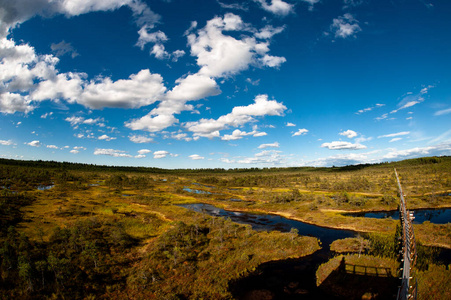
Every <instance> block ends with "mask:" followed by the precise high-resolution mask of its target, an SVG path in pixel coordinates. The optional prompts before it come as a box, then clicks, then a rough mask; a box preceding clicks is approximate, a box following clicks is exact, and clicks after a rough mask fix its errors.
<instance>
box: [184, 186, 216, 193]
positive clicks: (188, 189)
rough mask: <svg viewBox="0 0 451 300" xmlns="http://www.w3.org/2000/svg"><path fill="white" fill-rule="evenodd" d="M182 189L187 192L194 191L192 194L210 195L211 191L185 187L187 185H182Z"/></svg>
mask: <svg viewBox="0 0 451 300" xmlns="http://www.w3.org/2000/svg"><path fill="white" fill-rule="evenodd" d="M183 190H184V191H185V192H188V193H194V194H199V195H201V194H204V195H211V192H208V191H202V190H195V189H190V188H187V187H184V188H183Z"/></svg>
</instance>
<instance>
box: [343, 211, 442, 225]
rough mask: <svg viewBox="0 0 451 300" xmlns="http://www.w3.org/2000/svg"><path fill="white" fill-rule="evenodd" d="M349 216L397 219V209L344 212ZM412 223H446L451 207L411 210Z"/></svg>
mask: <svg viewBox="0 0 451 300" xmlns="http://www.w3.org/2000/svg"><path fill="white" fill-rule="evenodd" d="M344 215H346V216H351V217H365V218H376V219H384V218H392V219H395V220H399V210H392V211H379V212H367V213H365V212H362V213H347V214H344ZM413 216H414V217H415V219H414V220H413V223H414V224H422V223H423V222H425V221H429V222H431V223H434V224H447V223H449V222H451V209H450V208H444V209H417V210H413Z"/></svg>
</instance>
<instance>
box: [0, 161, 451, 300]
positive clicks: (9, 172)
mask: <svg viewBox="0 0 451 300" xmlns="http://www.w3.org/2000/svg"><path fill="white" fill-rule="evenodd" d="M394 167H395V168H396V169H397V171H398V174H399V176H400V180H401V184H402V185H403V189H404V193H405V194H406V199H407V206H408V208H409V209H415V208H439V207H447V208H451V196H450V195H449V194H450V193H451V158H450V157H440V158H437V157H431V158H422V159H416V160H408V161H402V162H397V163H390V164H379V165H362V166H350V167H343V168H288V169H263V170H262V169H249V170H245V169H235V170H222V169H215V170H160V169H146V168H112V167H101V166H92V165H78V164H67V163H66V164H59V163H53V162H18V161H10V160H0V180H1V182H0V186H1V187H2V189H1V191H0V193H1V204H0V213H1V214H0V218H1V219H0V221H1V231H0V234H1V235H0V242H1V245H2V246H1V249H0V253H1V280H2V281H1V284H0V289H1V290H2V292H3V294H4V295H6V296H5V297H6V298H7V299H8V298H11V299H12V298H24V299H26V298H43V299H44V298H46V297H56V298H62V297H64V298H68V299H70V298H77V299H80V298H88V299H93V298H96V297H107V298H113V299H114V298H117V299H121V298H123V297H124V296H125V295H127V296H128V297H131V298H136V299H142V298H147V299H179V298H189V299H199V298H205V299H211V298H220V299H227V298H232V297H233V296H232V295H231V293H230V291H229V283H230V282H231V281H233V280H236V279H238V278H241V277H244V276H247V275H248V274H250V273H251V272H253V271H254V270H255V269H256V268H257V267H258V266H259V265H260V264H262V263H265V262H268V261H272V260H284V259H288V258H296V257H301V256H305V255H308V254H311V253H313V252H314V251H316V250H317V249H319V247H320V246H319V245H318V241H317V239H316V238H314V237H302V236H298V235H297V234H296V233H295V232H286V233H281V232H278V231H272V232H264V231H254V230H252V229H251V228H250V226H245V225H239V224H236V223H233V222H231V221H230V220H224V219H222V218H217V217H210V216H208V215H206V214H202V213H200V214H199V213H195V212H193V211H190V210H187V209H185V208H182V207H179V206H177V204H184V203H200V202H202V203H209V204H212V205H215V206H217V207H221V208H225V209H227V210H233V211H242V212H254V213H255V212H257V213H265V214H268V213H269V214H277V215H281V216H284V217H286V218H290V219H295V220H299V221H303V222H306V223H310V224H315V225H319V226H327V227H332V228H342V229H351V230H354V231H358V232H361V233H362V237H361V238H359V240H355V239H354V240H352V239H351V240H348V241H344V242H343V243H342V244H341V245H339V244H337V245H336V247H338V248H340V249H345V250H343V251H344V252H346V249H347V247H349V248H353V247H354V248H356V247H357V248H359V245H363V244H364V246H362V247H360V248H362V249H363V250H364V251H366V252H368V253H372V254H373V255H375V253H378V254H379V256H384V251H383V250H381V251H379V250H377V249H376V248H377V245H379V244H380V243H379V244H378V242H377V241H380V240H384V239H387V240H393V237H394V234H395V231H396V227H397V225H398V224H399V221H397V220H393V219H369V218H363V217H350V216H346V215H345V214H344V213H346V212H358V211H381V210H382V211H383V210H394V209H396V208H397V205H398V202H399V200H398V191H397V186H396V180H395V176H394V172H393V168H394ZM40 185H42V186H49V185H52V187H51V188H49V189H44V190H38V189H37V188H36V187H38V186H40ZM414 230H415V235H416V239H417V241H418V242H419V243H421V244H423V245H428V246H441V247H445V248H451V223H448V224H442V225H439V224H432V223H430V222H425V223H423V224H416V225H414ZM364 233H367V235H365V234H364ZM356 245H357V246H356ZM338 248H337V249H338ZM362 249H359V251H361V250H362ZM337 251H338V250H337ZM377 251H379V252H377ZM368 257H369V258H367V261H371V257H372V256H368ZM373 257H374V256H373ZM353 263H354V264H357V263H356V262H353ZM360 263H361V262H359V264H360ZM372 263H374V261H373V262H372ZM428 263H429V265H430V268H429V269H428V268H423V269H422V270H419V272H418V274H419V275H418V276H419V278H428V276H432V275H431V274H434V275H433V276H441V278H442V279H441V280H442V281H443V280H445V281H444V282H442V281H441V282H440V286H438V287H437V286H435V287H430V286H426V285H425V284H424V283H420V287H423V288H425V289H426V288H433V289H438V290H440V289H441V288H442V287H444V286H446V284H448V283H450V282H449V281H450V280H449V278H450V276H449V274H450V271H449V269H448V270H446V268H444V267H442V266H436V265H435V264H434V261H429V262H428ZM332 264H333V263H332ZM363 264H368V265H370V264H371V263H369V262H368V263H367V262H363ZM391 264H393V262H391ZM390 268H392V266H391V265H390ZM391 272H392V273H394V272H395V271H391ZM443 278H444V279H443ZM446 278H448V279H446ZM424 280H426V279H424ZM428 280H429V279H428Z"/></svg>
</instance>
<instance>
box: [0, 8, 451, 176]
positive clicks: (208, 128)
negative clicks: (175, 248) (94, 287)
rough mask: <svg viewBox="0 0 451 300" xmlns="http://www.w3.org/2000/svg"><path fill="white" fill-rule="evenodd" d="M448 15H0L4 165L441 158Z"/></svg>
mask: <svg viewBox="0 0 451 300" xmlns="http://www.w3.org/2000/svg"><path fill="white" fill-rule="evenodd" d="M450 15H451V2H450V1H444V0H244V1H238V0H189V1H186V0H152V1H151V0H0V39H1V40H0V59H1V63H0V157H3V158H14V159H27V160H28V159H33V160H35V159H42V160H57V161H71V162H82V163H95V164H107V165H130V166H135V165H136V166H155V167H163V168H210V167H220V168H236V167H240V168H243V167H244V168H247V167H272V166H276V167H279V166H280V167H284V166H305V165H314V166H332V165H336V166H337V165H347V164H356V163H374V162H381V161H392V160H400V159H405V158H412V157H420V156H430V155H451V71H450V70H451V18H450V17H449V16H450Z"/></svg>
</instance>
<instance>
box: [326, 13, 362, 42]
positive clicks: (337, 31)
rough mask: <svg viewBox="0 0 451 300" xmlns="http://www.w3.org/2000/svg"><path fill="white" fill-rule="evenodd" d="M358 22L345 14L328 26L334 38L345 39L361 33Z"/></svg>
mask: <svg viewBox="0 0 451 300" xmlns="http://www.w3.org/2000/svg"><path fill="white" fill-rule="evenodd" d="M358 23H359V21H357V20H356V19H354V17H353V16H352V15H351V14H349V13H346V14H344V15H343V16H340V17H338V18H336V19H334V20H333V22H332V25H330V31H331V32H332V33H334V35H335V37H336V38H343V39H345V38H347V37H351V36H355V35H356V33H358V32H360V31H362V29H361V28H360V26H359V24H358Z"/></svg>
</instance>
